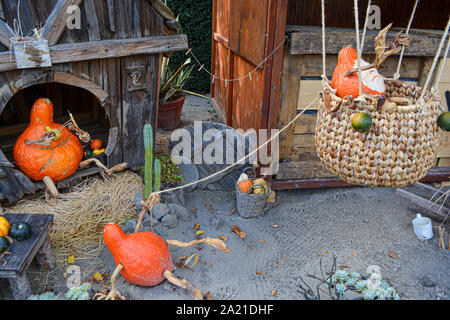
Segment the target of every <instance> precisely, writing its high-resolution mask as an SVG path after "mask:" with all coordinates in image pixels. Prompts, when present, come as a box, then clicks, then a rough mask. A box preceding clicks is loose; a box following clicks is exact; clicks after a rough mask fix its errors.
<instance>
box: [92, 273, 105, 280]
mask: <svg viewBox="0 0 450 320" xmlns="http://www.w3.org/2000/svg"><path fill="white" fill-rule="evenodd" d="M94 279H95V280H96V281H102V280H103V275H102V274H101V273H100V272H96V273H95V274H94Z"/></svg>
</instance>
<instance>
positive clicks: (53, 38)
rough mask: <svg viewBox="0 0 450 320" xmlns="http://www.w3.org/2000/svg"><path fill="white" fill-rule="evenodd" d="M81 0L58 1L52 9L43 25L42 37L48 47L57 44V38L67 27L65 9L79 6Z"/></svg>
mask: <svg viewBox="0 0 450 320" xmlns="http://www.w3.org/2000/svg"><path fill="white" fill-rule="evenodd" d="M81 2H83V0H58V2H57V3H56V5H55V6H54V7H53V10H52V12H51V13H50V15H49V16H48V18H47V20H46V21H45V24H44V37H45V39H47V40H48V45H49V46H53V45H55V44H56V43H58V41H59V38H60V37H61V35H62V34H63V33H64V31H65V30H66V27H67V18H68V16H67V8H69V6H72V5H73V6H79V5H80V4H81Z"/></svg>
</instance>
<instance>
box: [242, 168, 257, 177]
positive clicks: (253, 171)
mask: <svg viewBox="0 0 450 320" xmlns="http://www.w3.org/2000/svg"><path fill="white" fill-rule="evenodd" d="M248 170H251V171H252V173H253V175H254V177H255V178H256V171H255V169H253V167H247V168H245V169H244V170H242V173H246V172H247V171H248Z"/></svg>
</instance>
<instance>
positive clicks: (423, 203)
mask: <svg viewBox="0 0 450 320" xmlns="http://www.w3.org/2000/svg"><path fill="white" fill-rule="evenodd" d="M395 193H396V194H398V195H400V196H402V197H405V198H406V199H408V200H410V201H411V202H412V203H414V204H416V205H418V206H419V207H421V208H423V209H425V210H428V211H431V212H433V213H434V214H437V215H439V216H441V217H446V216H447V214H448V213H449V212H450V210H449V209H448V208H447V207H445V206H441V205H440V204H439V203H434V202H432V201H430V200H427V199H425V198H422V197H419V196H418V195H415V194H414V193H412V192H408V191H406V190H403V189H401V188H398V189H397V190H396V191H395Z"/></svg>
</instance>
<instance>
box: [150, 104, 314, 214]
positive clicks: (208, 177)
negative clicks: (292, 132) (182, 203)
mask: <svg viewBox="0 0 450 320" xmlns="http://www.w3.org/2000/svg"><path fill="white" fill-rule="evenodd" d="M318 99H319V97H316V98H315V99H314V100H313V101H311V103H310V104H309V105H307V106H306V107H305V108H304V109H303V110H302V112H300V113H299V114H297V115H296V116H295V117H294V118H293V119H292V120H291V121H289V123H287V124H286V125H285V126H284V127H283V128H281V129H280V131H278V132H277V133H276V134H275V135H274V136H273V137H271V138H270V139H269V140H267V141H266V142H265V143H263V144H262V145H261V146H259V147H258V148H257V149H255V150H253V151H252V152H250V153H249V154H248V155H246V156H245V157H243V158H242V159H240V160H239V161H237V162H235V163H233V164H231V165H229V166H228V167H226V168H225V169H222V170H220V171H217V172H215V173H213V174H211V175H209V176H207V177H204V178H202V179H200V180H197V181H194V182H191V183H188V184H185V185H182V186H179V187H174V188H170V189H166V190H161V191H155V192H153V193H152V194H151V195H150V197H149V199H152V198H153V197H154V196H157V195H159V194H162V193H167V192H171V191H176V190H180V189H185V188H188V187H190V186H193V185H196V184H198V183H201V182H204V181H206V180H209V179H211V178H213V177H216V176H218V175H220V174H222V173H224V172H226V171H228V170H229V169H231V168H233V167H235V166H236V165H238V164H240V163H242V162H244V161H245V160H247V159H248V158H250V157H251V156H252V155H254V154H255V153H257V152H258V151H259V150H260V149H262V148H264V147H265V146H266V145H268V144H269V143H270V142H271V141H272V140H274V139H275V138H276V137H278V136H279V135H280V134H281V133H282V132H283V131H285V130H286V129H287V128H289V127H290V126H291V125H292V124H293V123H294V122H295V121H297V120H298V119H299V118H300V117H301V116H302V115H303V114H304V113H305V111H306V110H308V109H309V108H310V107H311V106H312V105H313V104H314V103H315V102H316V101H317V100H318ZM147 201H149V200H147ZM143 209H144V208H143Z"/></svg>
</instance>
